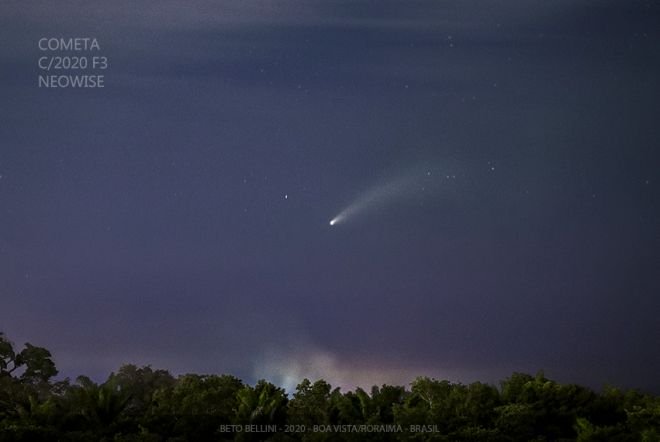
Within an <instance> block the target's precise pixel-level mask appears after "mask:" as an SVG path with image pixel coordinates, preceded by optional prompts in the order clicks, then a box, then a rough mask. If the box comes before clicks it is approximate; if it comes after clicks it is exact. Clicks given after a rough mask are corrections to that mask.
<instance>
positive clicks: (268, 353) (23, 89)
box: [0, 0, 660, 390]
mask: <svg viewBox="0 0 660 442" xmlns="http://www.w3.org/2000/svg"><path fill="white" fill-rule="evenodd" d="M51 37H56V38H60V37H64V38H70V37H90V38H96V39H97V40H98V43H99V45H100V51H98V53H92V52H82V53H75V54H74V53H73V52H69V53H66V54H64V55H82V56H90V57H91V56H94V55H102V56H106V57H107V58H108V63H109V68H108V69H107V71H105V87H104V88H91V89H71V88H66V89H46V88H43V87H42V88H40V87H39V86H38V82H37V77H38V75H39V74H40V73H41V72H40V71H39V69H38V65H37V61H38V59H39V57H41V56H44V55H46V56H52V55H63V54H62V53H58V54H53V53H48V52H46V53H44V51H40V50H39V47H38V42H39V40H40V39H41V38H51ZM659 48H660V3H658V2H656V1H636V0H633V1H623V0H622V1H617V2H614V1H587V0H558V1H551V2H548V1H541V0H530V1H526V2H520V1H514V0H488V1H486V0H483V1H477V0H460V1H459V0H435V1H417V0H414V1H393V0H383V1H367V0H350V1H349V0H337V1H330V0H328V1H318V0H309V1H302V0H300V1H294V0H285V1H272V0H271V1H258V2H257V1H247V2H246V1H244V0H228V1H222V2H213V1H210V0H198V1H191V2H176V1H173V0H166V1H150V2H139V4H137V2H129V1H127V0H122V1H87V2H83V1H70V2H53V1H46V0H43V1H25V2H15V1H3V2H2V3H1V4H0V330H2V331H4V332H5V333H6V334H7V335H8V337H9V338H10V339H11V340H13V341H14V342H15V343H16V344H17V345H19V346H20V345H22V344H23V343H24V342H26V341H29V342H31V343H33V344H35V345H41V346H44V347H46V348H48V349H49V350H51V352H52V353H53V355H54V358H55V361H56V364H57V366H58V368H59V369H60V371H61V375H62V376H71V377H75V376H77V375H78V374H87V375H91V376H92V377H93V378H95V379H97V380H103V379H104V378H105V377H106V376H107V375H108V374H109V373H110V372H111V371H113V370H116V369H117V368H118V367H119V366H120V365H121V364H123V363H135V364H152V366H154V367H158V368H166V369H169V370H171V371H172V372H173V373H177V374H178V373H186V372H197V373H231V374H234V375H236V376H239V377H241V378H243V379H244V380H246V381H248V382H253V381H254V380H256V379H259V378H262V377H265V378H267V379H269V380H271V381H274V382H276V383H278V384H280V385H285V386H287V387H290V386H291V385H295V383H297V382H298V381H299V380H301V379H302V378H303V377H306V376H307V377H310V378H318V377H323V378H325V379H327V380H328V381H330V382H331V383H332V384H333V385H337V386H342V387H346V388H349V387H353V386H355V385H363V386H370V385H372V384H378V383H383V382H388V383H399V384H406V383H408V382H410V381H411V380H413V379H414V378H415V377H416V376H418V375H427V376H433V377H436V378H441V379H450V380H453V381H462V382H470V381H474V380H482V381H489V382H494V381H496V380H498V379H501V378H503V377H505V376H508V375H509V374H511V372H512V371H524V372H531V373H535V372H536V371H537V370H540V369H543V370H544V371H545V374H546V376H548V377H550V378H553V379H557V380H560V381H562V382H578V383H584V384H587V385H590V386H593V387H595V388H598V387H600V386H602V385H603V384H605V383H611V384H615V385H619V386H624V387H639V388H644V389H654V390H658V389H659V388H660V379H659V378H658V373H660V352H659V351H658V344H659V343H660V174H659V171H660V151H659V148H660V143H659V141H658V140H660V121H659V120H660V82H659V78H660V49H659ZM69 73H70V72H69ZM64 74H66V73H64ZM340 214H343V215H340ZM337 216H340V218H339V222H336V223H334V225H330V220H332V219H334V218H335V217H337Z"/></svg>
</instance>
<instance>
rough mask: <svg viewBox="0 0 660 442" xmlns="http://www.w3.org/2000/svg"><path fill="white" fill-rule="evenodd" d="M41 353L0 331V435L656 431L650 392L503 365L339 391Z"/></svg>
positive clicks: (432, 436)
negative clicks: (109, 367) (96, 365)
mask: <svg viewBox="0 0 660 442" xmlns="http://www.w3.org/2000/svg"><path fill="white" fill-rule="evenodd" d="M56 374H57V369H56V368H55V364H54V362H53V359H52V355H51V353H50V352H49V351H48V350H46V349H45V348H42V347H37V346H34V345H31V344H29V343H26V344H25V346H24V347H23V348H22V349H21V350H20V351H18V350H17V349H16V348H15V346H14V344H13V343H11V342H10V341H9V340H8V339H7V338H6V337H5V335H4V334H1V333H0V441H34V440H46V441H47V440H53V441H91V440H94V441H187V440H195V441H207V440H208V441H216V440H236V441H262V440H271V441H370V440H373V441H503V442H504V441H529V440H535V441H551V440H554V441H559V440H566V441H569V440H575V441H646V442H651V441H660V398H658V397H657V396H653V395H649V394H644V393H641V392H639V391H636V390H629V391H623V390H620V389H617V388H614V387H606V388H604V389H603V390H602V391H601V392H595V391H593V390H591V389H589V388H586V387H582V386H579V385H573V384H561V383H558V382H555V381H553V380H550V379H548V378H546V377H545V375H544V374H543V373H538V374H536V375H535V376H532V375H529V374H524V373H513V374H512V375H511V376H510V377H509V378H507V379H505V380H503V381H502V382H501V383H500V385H498V386H494V385H489V384H484V383H480V382H475V383H472V384H469V385H464V384H460V383H451V382H449V381H446V380H436V379H431V378H427V377H419V378H417V379H416V380H414V381H413V382H412V383H411V384H410V385H409V386H405V387H404V386H393V385H381V386H373V387H372V388H371V389H370V390H369V391H365V390H363V389H361V388H358V389H356V390H355V391H347V392H342V391H341V390H340V389H339V388H334V389H333V387H332V386H331V385H330V384H329V383H328V382H326V381H324V380H316V381H315V382H312V381H311V380H308V379H303V380H302V381H301V382H300V384H298V386H297V387H296V389H295V391H293V392H290V394H287V392H285V391H284V390H283V389H282V388H280V387H278V386H276V385H274V384H272V383H270V382H268V381H266V380H260V381H258V382H257V383H256V384H255V385H248V384H246V383H244V382H243V381H241V380H240V379H238V378H236V377H234V376H230V375H197V374H185V375H181V376H178V377H174V376H172V375H171V374H170V373H169V372H167V371H165V370H156V369H153V368H151V367H149V366H146V367H137V366H135V365H124V366H122V367H120V368H119V370H117V372H115V373H112V374H111V375H110V376H109V377H108V379H107V380H106V381H105V382H102V383H96V382H94V381H93V380H91V379H90V378H88V377H85V376H80V377H78V378H77V379H76V380H75V381H74V382H71V381H70V380H69V379H66V380H64V381H58V382H55V381H53V377H54V376H55V375H56Z"/></svg>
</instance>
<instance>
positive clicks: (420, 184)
mask: <svg viewBox="0 0 660 442" xmlns="http://www.w3.org/2000/svg"><path fill="white" fill-rule="evenodd" d="M445 176H446V177H447V178H450V177H451V176H453V177H455V175H445V174H437V173H436V174H433V173H432V172H431V171H430V170H428V168H416V169H413V170H410V171H408V172H407V173H404V174H401V175H399V176H397V177H395V178H393V179H391V180H389V181H385V182H382V183H379V184H376V185H374V186H372V187H370V188H368V189H366V190H364V191H363V192H361V193H360V194H358V195H357V196H356V197H355V198H354V199H353V201H352V202H351V203H350V204H349V205H348V206H346V207H345V208H344V209H343V210H341V211H340V212H339V213H338V214H337V215H336V216H335V217H334V218H332V219H331V220H330V221H329V223H328V224H329V225H330V226H336V225H338V224H342V223H345V222H346V221H348V220H349V219H352V218H354V217H357V216H359V215H363V214H366V213H368V212H369V211H371V210H374V209H378V208H381V207H386V206H387V205H389V204H392V203H394V202H396V201H400V200H405V199H407V198H410V197H413V196H415V195H419V194H420V193H423V194H425V195H434V194H437V193H439V191H440V189H442V188H444V186H445V185H446V183H445V182H444V177H445Z"/></svg>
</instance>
